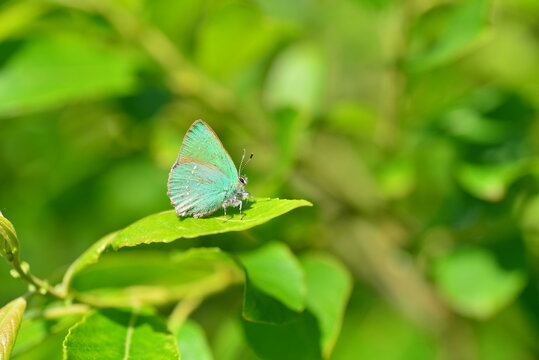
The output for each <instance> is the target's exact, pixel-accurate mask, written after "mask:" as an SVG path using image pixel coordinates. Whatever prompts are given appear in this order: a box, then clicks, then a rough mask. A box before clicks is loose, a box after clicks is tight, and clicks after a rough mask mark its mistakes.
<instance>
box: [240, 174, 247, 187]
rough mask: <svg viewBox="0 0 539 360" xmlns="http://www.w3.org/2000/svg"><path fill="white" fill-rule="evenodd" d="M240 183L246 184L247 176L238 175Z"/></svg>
mask: <svg viewBox="0 0 539 360" xmlns="http://www.w3.org/2000/svg"><path fill="white" fill-rule="evenodd" d="M240 183H242V184H243V185H247V178H246V177H245V176H240Z"/></svg>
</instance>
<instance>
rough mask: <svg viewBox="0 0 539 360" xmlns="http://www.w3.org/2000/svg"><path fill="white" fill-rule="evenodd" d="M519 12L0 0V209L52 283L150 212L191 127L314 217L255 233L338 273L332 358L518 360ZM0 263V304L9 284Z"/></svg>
mask: <svg viewBox="0 0 539 360" xmlns="http://www.w3.org/2000/svg"><path fill="white" fill-rule="evenodd" d="M538 19H539V2H537V1H536V0H490V1H488V0H463V1H449V0H448V1H443V0H439V1H438V0H432V1H429V0H411V1H392V0H332V1H327V0H326V1H324V0H295V1H288V0H176V1H168V0H108V1H107V0H72V1H70V0H58V1H30V0H13V1H3V2H2V3H1V4H0V211H1V212H2V213H3V214H4V215H5V216H6V217H8V218H9V219H10V220H11V221H12V222H13V224H14V225H15V226H16V228H17V231H18V233H19V238H20V239H21V242H22V247H23V248H22V256H23V258H24V259H25V260H26V261H28V262H29V263H30V264H31V266H32V269H33V272H35V273H36V274H38V275H40V276H45V277H49V278H50V279H55V278H56V277H58V276H59V275H60V274H61V273H62V271H63V270H65V267H66V266H67V265H68V264H69V263H70V262H71V261H73V260H74V259H75V258H76V257H77V255H78V254H80V253H81V252H82V251H83V250H84V249H86V248H87V247H88V246H89V245H90V244H91V243H93V242H94V241H96V240H97V239H98V238H100V237H101V236H102V235H104V234H106V233H108V232H111V231H114V230H116V229H119V228H121V227H124V226H126V225H128V224H129V223H131V222H133V221H135V220H137V219H139V218H140V217H143V216H145V215H148V214H151V213H154V212H157V211H161V210H165V209H169V208H170V205H169V202H168V199H167V197H166V179H167V174H168V170H169V168H170V166H171V165H172V163H173V162H174V160H175V157H176V154H177V151H178V149H179V146H180V143H181V139H182V137H183V134H184V132H185V131H186V129H187V128H188V127H189V125H190V124H191V123H192V122H193V121H194V120H196V119H198V118H202V119H204V120H206V121H207V122H208V123H210V124H211V126H212V127H213V128H214V129H215V130H216V132H217V133H218V134H219V136H220V137H221V140H222V141H223V143H224V144H225V147H226V148H227V149H228V151H229V152H230V154H231V156H232V158H233V159H234V160H235V161H236V162H238V161H239V158H240V155H241V150H242V149H243V148H246V149H247V150H248V151H252V152H254V153H255V158H254V159H253V161H252V162H251V163H250V165H249V167H248V168H247V170H246V171H247V175H248V176H249V179H250V183H249V186H248V189H249V191H250V192H251V193H252V194H254V195H255V196H257V197H264V196H272V197H282V198H305V199H308V200H310V201H312V202H313V203H314V204H315V207H314V208H313V209H305V210H301V211H296V212H293V213H291V214H288V215H286V216H284V217H283V218H282V219H279V220H276V221H274V222H272V223H269V224H268V225H267V226H266V233H267V234H271V236H272V237H273V238H275V239H277V240H280V241H284V242H287V243H288V244H289V245H290V246H291V247H292V248H293V249H294V250H295V251H298V252H301V251H303V250H306V249H322V250H326V251H329V252H331V253H333V254H335V255H336V256H338V257H339V258H341V259H342V260H343V261H344V262H345V264H346V265H347V266H348V268H349V269H350V271H351V272H352V273H353V275H354V279H355V287H354V291H353V294H352V297H351V300H350V303H349V306H348V309H347V312H346V315H345V318H344V323H343V329H342V332H341V336H340V339H339V341H338V343H337V346H336V348H335V352H334V354H333V357H332V359H336V360H344V359H350V360H352V359H354V360H355V359H402V360H404V359H413V360H418V359H488V360H492V359H494V360H497V359H499V360H505V359H508V360H509V359H511V360H513V359H535V358H539V341H537V339H538V338H539V294H538V274H539V273H538V271H539V197H538V196H537V190H538V189H539V156H538V155H539V152H538V151H539V143H538V138H539V117H538V111H539V27H538V25H539V22H538ZM268 236H269V235H268ZM229 241H230V243H228V245H229V246H231V245H230V244H231V243H233V240H229ZM8 271H9V268H8V266H7V265H6V264H5V263H3V262H0V284H1V285H0V304H4V303H6V302H8V301H9V300H11V299H12V298H14V297H16V296H17V295H20V294H21V293H24V292H25V287H24V285H23V284H22V282H20V281H18V280H15V279H13V278H11V277H10V276H9V273H8ZM328 291H331V289H328ZM211 311H213V313H212V314H219V313H220V312H221V313H226V312H227V311H229V309H228V308H222V306H221V308H220V307H219V304H218V303H217V304H216V305H215V306H214V307H213V308H212V310H211ZM215 319H220V317H219V316H215ZM216 321H217V320H216ZM217 326H218V324H215V327H217ZM214 333H215V332H214ZM212 334H213V333H212V332H210V336H212ZM215 341H216V340H215V339H213V338H210V342H212V343H215ZM235 354H236V355H234V356H232V357H230V358H231V359H234V358H237V359H251V358H252V354H248V353H247V352H243V353H242V352H236V353H235ZM242 354H243V355H242ZM219 359H220V360H221V358H219ZM222 359H224V355H223V357H222Z"/></svg>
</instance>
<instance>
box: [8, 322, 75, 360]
mask: <svg viewBox="0 0 539 360" xmlns="http://www.w3.org/2000/svg"><path fill="white" fill-rule="evenodd" d="M82 316H83V314H72V313H70V314H66V315H64V316H62V317H60V318H55V319H49V318H44V317H40V318H32V317H29V318H25V319H23V321H22V324H21V328H20V330H19V334H18V336H17V341H16V342H15V347H14V348H13V357H14V358H16V359H51V358H59V357H61V350H62V341H63V340H64V338H65V336H66V335H67V330H68V329H69V328H70V327H71V326H73V325H74V324H75V323H76V322H77V321H80V319H81V317H82ZM52 348H56V349H55V350H53V349H52ZM48 349H51V350H50V351H51V352H53V353H54V354H55V355H54V356H53V355H52V354H51V353H50V352H49V351H48ZM58 353H60V355H59V356H57V355H56V354H58ZM36 354H39V356H37V355H36Z"/></svg>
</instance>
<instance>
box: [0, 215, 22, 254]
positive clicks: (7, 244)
mask: <svg viewBox="0 0 539 360" xmlns="http://www.w3.org/2000/svg"><path fill="white" fill-rule="evenodd" d="M19 248H20V246H19V239H18V238H17V233H16V232H15V228H14V227H13V224H12V223H11V222H10V221H9V220H8V219H6V218H5V217H4V216H3V215H2V213H0V256H2V257H4V258H5V259H6V260H7V261H8V262H12V261H13V259H14V258H17V257H18V256H19Z"/></svg>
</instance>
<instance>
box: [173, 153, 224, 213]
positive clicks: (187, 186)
mask: <svg viewBox="0 0 539 360" xmlns="http://www.w3.org/2000/svg"><path fill="white" fill-rule="evenodd" d="M230 188H231V186H230V181H229V180H228V179H227V177H226V176H225V175H224V174H223V172H221V171H219V170H218V169H216V168H214V167H213V166H211V165H210V166H207V165H202V164H197V163H183V164H176V165H174V167H173V168H172V170H171V171H170V176H169V180H168V190H169V191H168V196H169V197H170V201H171V202H172V205H173V206H174V208H175V209H176V214H178V215H179V216H196V217H198V216H204V215H206V214H208V213H211V212H213V211H214V210H216V209H217V208H219V207H220V206H221V204H222V203H223V201H224V200H225V199H226V197H227V196H228V193H229V189H230Z"/></svg>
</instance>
